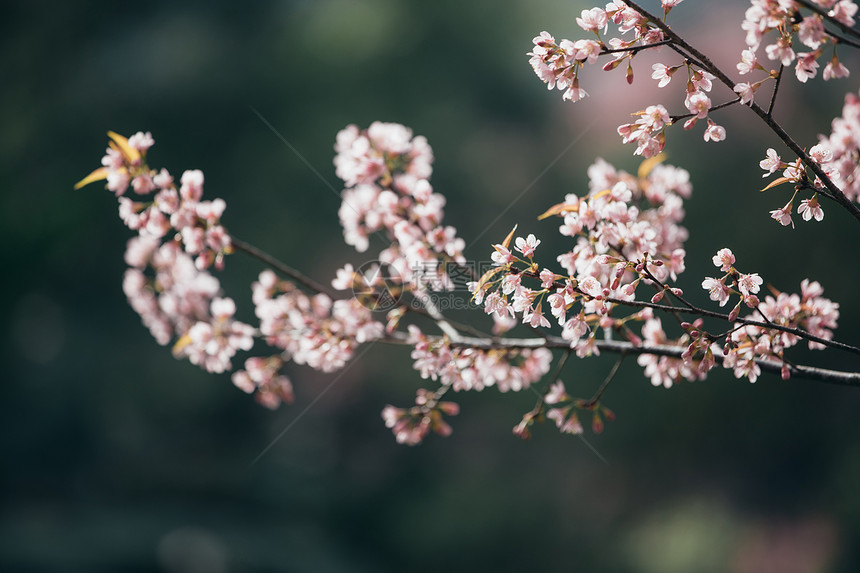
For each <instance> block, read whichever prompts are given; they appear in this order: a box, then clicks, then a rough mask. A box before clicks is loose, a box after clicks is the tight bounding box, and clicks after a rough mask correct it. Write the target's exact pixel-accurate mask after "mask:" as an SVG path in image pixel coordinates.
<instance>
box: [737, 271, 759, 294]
mask: <svg viewBox="0 0 860 573" xmlns="http://www.w3.org/2000/svg"><path fill="white" fill-rule="evenodd" d="M762 282H764V281H763V280H762V278H761V277H760V276H758V273H752V274H748V275H745V274H742V275H741V276H740V277H738V290H740V291H741V293H742V294H744V295H748V294H755V293H757V292H758V291H759V288H760V287H761V284H762Z"/></svg>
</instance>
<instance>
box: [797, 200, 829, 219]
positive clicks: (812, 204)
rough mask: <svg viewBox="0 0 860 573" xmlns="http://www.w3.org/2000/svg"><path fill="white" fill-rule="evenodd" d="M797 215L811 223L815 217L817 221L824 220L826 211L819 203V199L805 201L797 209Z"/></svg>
mask: <svg viewBox="0 0 860 573" xmlns="http://www.w3.org/2000/svg"><path fill="white" fill-rule="evenodd" d="M797 214H798V215H800V216H801V217H803V220H804V221H809V220H811V219H812V218H813V217H814V218H815V220H816V221H822V220H824V210H823V209H822V208H821V205H819V203H818V198H816V197H812V198H811V199H804V200H802V201H801V202H800V205H799V206H798V207H797Z"/></svg>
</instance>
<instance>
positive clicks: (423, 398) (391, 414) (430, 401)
mask: <svg viewBox="0 0 860 573" xmlns="http://www.w3.org/2000/svg"><path fill="white" fill-rule="evenodd" d="M447 389H448V387H447V386H445V387H443V388H442V389H441V390H440V391H438V392H429V391H427V390H425V389H424V388H419V389H418V392H417V393H416V396H415V406H413V407H411V408H409V409H405V408H396V407H394V406H391V405H388V406H386V407H385V409H383V410H382V419H383V420H385V426H386V427H387V428H391V431H392V432H393V433H394V439H395V440H397V443H398V444H406V445H409V446H415V445H417V444H420V443H421V442H422V441H423V440H424V438H425V437H427V434H429V433H430V430H433V431H434V432H436V433H437V434H439V435H440V436H450V435H451V431H452V430H451V426H449V425H448V423H447V422H446V421H445V420H444V419H443V418H442V414H447V415H449V416H456V415H457V414H459V413H460V406H459V405H458V404H457V403H456V402H446V401H442V400H440V399H439V398H440V397H441V396H442V395H443V394H444V393H445V392H446V391H447Z"/></svg>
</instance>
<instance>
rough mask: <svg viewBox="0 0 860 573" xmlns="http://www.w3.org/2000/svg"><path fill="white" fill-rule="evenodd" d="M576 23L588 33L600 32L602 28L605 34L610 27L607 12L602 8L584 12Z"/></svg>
mask: <svg viewBox="0 0 860 573" xmlns="http://www.w3.org/2000/svg"><path fill="white" fill-rule="evenodd" d="M576 23H577V25H578V26H579V27H580V28H582V29H583V30H585V31H586V32H598V31H600V29H601V28H603V30H604V32H605V31H606V28H607V26H608V20H607V17H606V12H605V11H604V10H601V9H600V8H591V9H590V10H583V11H582V14H581V16H580V17H579V18H577V19H576Z"/></svg>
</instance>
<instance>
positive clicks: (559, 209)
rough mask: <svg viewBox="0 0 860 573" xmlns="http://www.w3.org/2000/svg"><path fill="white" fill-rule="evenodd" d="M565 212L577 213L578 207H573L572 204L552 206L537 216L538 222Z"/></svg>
mask: <svg viewBox="0 0 860 573" xmlns="http://www.w3.org/2000/svg"><path fill="white" fill-rule="evenodd" d="M565 211H579V205H574V204H573V203H559V204H557V205H553V206H552V207H550V208H549V209H547V210H546V211H544V212H543V213H542V214H541V215H539V216H538V221H542V220H544V219H546V218H547V217H552V216H553V215H560V214H561V213H563V212H565Z"/></svg>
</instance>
